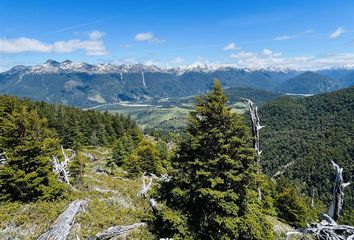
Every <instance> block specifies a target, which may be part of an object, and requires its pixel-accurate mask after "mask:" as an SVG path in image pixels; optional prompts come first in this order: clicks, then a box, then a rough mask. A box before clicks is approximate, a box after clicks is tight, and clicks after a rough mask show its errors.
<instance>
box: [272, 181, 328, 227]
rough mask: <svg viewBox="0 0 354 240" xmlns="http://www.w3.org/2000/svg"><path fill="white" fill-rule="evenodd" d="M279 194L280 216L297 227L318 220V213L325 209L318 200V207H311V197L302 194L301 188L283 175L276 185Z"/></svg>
mask: <svg viewBox="0 0 354 240" xmlns="http://www.w3.org/2000/svg"><path fill="white" fill-rule="evenodd" d="M276 190H277V195H276V202H275V205H276V207H277V212H278V216H279V217H280V218H282V219H284V220H285V221H286V222H287V223H289V224H290V225H292V226H295V227H305V226H306V224H307V223H310V222H314V221H316V220H317V215H319V213H320V212H321V211H322V210H323V206H322V204H321V203H320V202H318V201H316V204H314V205H316V208H315V209H312V208H311V207H310V202H311V200H310V198H309V197H307V196H306V195H304V194H301V188H300V187H299V186H298V185H296V184H294V183H293V182H290V181H289V180H288V179H286V178H284V177H281V178H280V179H279V180H278V181H277V185H276Z"/></svg>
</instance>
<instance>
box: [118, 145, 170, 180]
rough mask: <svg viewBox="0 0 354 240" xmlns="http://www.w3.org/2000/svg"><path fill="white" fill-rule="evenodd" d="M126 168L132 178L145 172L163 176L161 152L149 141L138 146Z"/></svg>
mask: <svg viewBox="0 0 354 240" xmlns="http://www.w3.org/2000/svg"><path fill="white" fill-rule="evenodd" d="M124 167H125V169H126V170H127V171H128V172H129V173H130V174H131V175H132V176H136V175H138V174H139V173H143V172H148V173H154V174H161V173H162V172H163V171H164V170H163V168H162V161H161V159H160V153H159V150H158V149H157V147H156V144H155V142H154V141H152V140H149V139H144V140H143V141H141V142H140V143H139V144H138V146H137V148H136V150H135V151H134V152H133V154H132V155H131V156H130V157H129V159H128V161H127V162H126V164H125V166H124Z"/></svg>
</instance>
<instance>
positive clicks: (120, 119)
mask: <svg viewBox="0 0 354 240" xmlns="http://www.w3.org/2000/svg"><path fill="white" fill-rule="evenodd" d="M21 109H26V110H25V111H27V112H31V111H34V112H36V114H38V117H39V118H45V119H46V122H47V126H48V128H50V129H52V130H54V131H55V133H56V135H57V137H58V138H59V139H60V143H61V144H62V145H63V146H64V147H71V148H72V147H79V146H89V145H93V146H107V145H110V144H112V143H113V142H114V141H115V140H116V139H117V138H119V137H120V136H122V135H123V134H125V133H129V134H133V135H134V134H135V135H137V134H141V133H139V132H140V130H139V129H138V127H137V125H136V123H135V121H134V120H132V119H130V117H129V116H123V115H122V114H114V115H112V114H108V113H107V112H105V113H100V112H96V111H92V110H89V111H83V110H81V109H79V108H74V107H67V106H64V105H62V104H48V103H45V102H33V101H30V100H26V99H19V98H16V97H11V96H0V110H1V111H2V113H3V114H12V113H14V112H16V111H20V110H21Z"/></svg>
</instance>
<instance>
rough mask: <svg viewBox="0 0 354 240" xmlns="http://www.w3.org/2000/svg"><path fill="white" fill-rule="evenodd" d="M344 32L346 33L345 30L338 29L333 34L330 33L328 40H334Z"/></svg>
mask: <svg viewBox="0 0 354 240" xmlns="http://www.w3.org/2000/svg"><path fill="white" fill-rule="evenodd" d="M345 32H347V30H346V29H345V28H343V27H339V28H337V29H336V30H335V31H334V32H333V33H331V35H329V38H330V39H336V38H338V37H340V35H342V34H343V33H345Z"/></svg>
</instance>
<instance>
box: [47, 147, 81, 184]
mask: <svg viewBox="0 0 354 240" xmlns="http://www.w3.org/2000/svg"><path fill="white" fill-rule="evenodd" d="M68 151H69V152H71V156H70V157H69V156H68V155H66V153H65V150H64V148H63V146H61V152H62V153H63V156H64V161H59V159H58V157H57V156H56V155H53V156H52V166H53V171H54V172H55V173H56V174H57V176H58V179H59V180H60V181H62V182H65V183H67V184H69V185H70V186H71V184H70V181H69V171H68V169H67V167H68V163H69V162H70V161H71V160H72V159H73V158H75V157H76V152H75V151H74V150H72V149H68Z"/></svg>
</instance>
